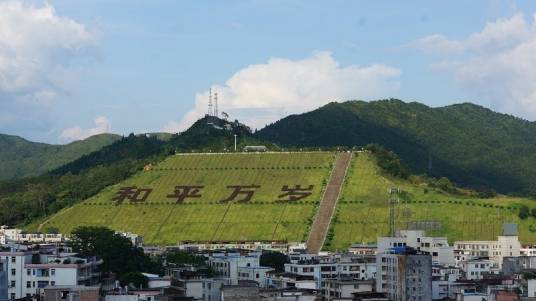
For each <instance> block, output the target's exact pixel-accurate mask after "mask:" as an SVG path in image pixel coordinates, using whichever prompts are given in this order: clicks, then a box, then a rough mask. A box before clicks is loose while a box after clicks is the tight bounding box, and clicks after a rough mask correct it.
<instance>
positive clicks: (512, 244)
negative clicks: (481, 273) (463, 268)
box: [454, 235, 521, 268]
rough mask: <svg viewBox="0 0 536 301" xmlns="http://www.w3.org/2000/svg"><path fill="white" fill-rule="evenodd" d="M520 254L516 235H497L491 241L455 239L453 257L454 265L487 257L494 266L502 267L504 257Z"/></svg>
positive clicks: (519, 245)
mask: <svg viewBox="0 0 536 301" xmlns="http://www.w3.org/2000/svg"><path fill="white" fill-rule="evenodd" d="M520 254H521V244H520V243H519V240H518V237H517V235H516V236H499V237H497V240H491V241H456V242H454V259H455V261H456V265H457V266H459V265H460V263H461V262H463V261H467V260H470V259H472V258H475V257H489V258H490V259H491V260H492V261H493V263H494V264H495V266H497V267H498V268H501V267H502V262H503V258H504V257H517V256H520Z"/></svg>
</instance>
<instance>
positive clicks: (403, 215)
mask: <svg viewBox="0 0 536 301" xmlns="http://www.w3.org/2000/svg"><path fill="white" fill-rule="evenodd" d="M391 186H396V187H398V188H399V189H400V190H401V193H400V194H399V196H400V203H399V205H398V207H397V220H396V225H397V229H407V228H415V227H417V228H422V229H425V230H426V232H427V233H428V234H430V235H442V236H447V237H448V238H449V240H451V241H454V240H471V239H478V240H485V239H496V236H497V235H499V234H500V229H501V226H502V223H504V222H515V223H518V228H519V232H520V239H521V240H522V241H523V242H525V243H534V242H536V218H532V217H529V218H527V219H525V220H520V219H519V217H518V212H519V209H518V208H519V206H521V205H522V204H524V205H527V206H529V208H530V207H536V203H535V202H534V201H531V200H528V199H521V198H506V197H498V198H493V199H475V198H471V197H466V196H460V195H449V194H447V193H444V192H441V191H438V190H434V189H431V188H428V187H427V185H426V184H412V183H410V182H408V181H403V180H400V179H393V178H390V177H387V176H385V175H383V173H382V172H381V170H379V168H378V166H377V165H376V163H375V158H374V157H373V156H372V155H371V154H368V153H356V154H355V156H354V159H353V161H352V163H351V165H350V168H349V170H348V174H347V178H346V182H345V184H344V187H343V192H342V196H341V198H340V199H339V202H338V204H337V212H336V214H335V217H334V219H333V220H332V223H331V228H330V234H328V241H327V243H326V244H325V245H324V248H325V249H331V250H334V249H339V250H341V249H344V248H346V247H348V246H349V245H350V244H351V243H355V242H376V238H377V237H378V236H384V235H386V234H387V233H388V208H387V198H388V189H389V187H391ZM330 236H331V238H329V237H330Z"/></svg>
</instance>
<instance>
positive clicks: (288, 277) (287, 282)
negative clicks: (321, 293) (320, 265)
mask: <svg viewBox="0 0 536 301" xmlns="http://www.w3.org/2000/svg"><path fill="white" fill-rule="evenodd" d="M267 281H268V287H270V288H275V289H308V290H315V289H316V281H315V278H314V277H313V276H304V275H299V274H294V273H288V272H283V273H275V272H272V273H270V274H269V276H268V279H267Z"/></svg>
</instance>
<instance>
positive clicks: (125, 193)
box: [112, 185, 314, 204]
mask: <svg viewBox="0 0 536 301" xmlns="http://www.w3.org/2000/svg"><path fill="white" fill-rule="evenodd" d="M204 188H205V186H199V185H177V186H175V188H174V190H173V192H171V193H170V194H168V195H166V198H168V199H172V200H174V201H175V202H176V203H177V204H180V203H182V202H184V201H185V200H186V199H189V198H200V197H202V196H203V189H204ZM259 188H261V186H260V185H229V186H227V189H228V190H229V194H228V197H226V198H224V199H222V200H219V201H220V202H222V203H228V202H237V203H247V202H249V201H251V199H252V198H253V196H254V194H255V192H256V191H257V190H258V189H259ZM313 188H314V185H308V186H304V187H302V186H301V185H294V186H293V187H292V186H290V185H283V187H281V193H280V194H279V195H278V196H277V200H278V201H298V200H301V199H304V198H306V197H308V196H310V195H311V194H312V193H313ZM152 191H153V190H152V189H150V188H141V187H137V186H129V187H121V188H119V191H117V193H116V195H115V197H114V198H113V199H112V201H115V202H116V203H117V204H121V203H123V202H124V201H126V200H128V201H130V202H132V203H137V202H145V201H146V200H147V198H148V197H149V195H150V194H151V192H152Z"/></svg>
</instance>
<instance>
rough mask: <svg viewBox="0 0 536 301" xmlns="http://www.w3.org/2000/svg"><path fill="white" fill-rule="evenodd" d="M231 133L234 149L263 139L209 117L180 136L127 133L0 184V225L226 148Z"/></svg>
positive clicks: (234, 124) (43, 213)
mask: <svg viewBox="0 0 536 301" xmlns="http://www.w3.org/2000/svg"><path fill="white" fill-rule="evenodd" d="M235 134H236V135H238V136H239V140H238V144H237V147H238V149H241V148H242V147H243V146H244V145H247V144H254V145H258V144H261V143H262V142H261V141H259V140H258V139H255V138H253V137H252V135H251V130H250V129H249V128H248V127H247V126H245V125H243V124H240V123H239V122H237V121H234V122H230V121H226V120H222V119H218V118H214V117H210V116H208V117H205V118H202V119H200V120H198V121H197V122H196V123H194V124H193V125H192V127H190V128H189V129H188V130H187V131H185V132H182V133H180V134H179V135H177V134H174V135H160V134H140V135H134V134H131V135H129V136H127V137H122V138H121V139H119V140H117V141H115V142H114V143H112V144H110V145H107V146H105V147H103V148H101V149H99V150H97V151H94V152H92V153H89V154H86V155H83V156H82V157H80V158H78V159H76V160H74V161H72V162H69V163H67V164H65V165H63V166H61V167H58V168H56V169H54V170H52V171H50V172H48V173H46V174H43V175H40V176H35V177H28V178H22V179H15V180H11V181H4V182H0V224H6V225H15V224H24V223H30V222H33V221H35V220H36V219H40V218H42V217H44V216H47V215H49V214H53V213H55V212H57V211H58V210H60V209H62V208H65V207H68V206H71V205H73V204H75V203H77V202H80V201H82V200H85V199H87V198H89V197H91V196H93V195H95V194H96V193H98V192H99V191H100V190H102V189H103V188H105V187H107V186H110V185H113V184H116V183H118V182H120V181H122V180H125V179H127V178H129V177H130V176H132V175H134V174H135V173H136V172H138V171H140V170H142V169H143V167H144V166H145V165H147V164H150V163H152V164H155V163H158V162H160V161H161V160H163V159H164V158H166V157H167V156H168V155H170V154H174V153H176V152H177V153H181V152H192V151H205V152H215V151H229V150H230V149H231V148H233V147H234V135H235ZM267 145H268V146H270V147H272V146H271V145H270V144H267Z"/></svg>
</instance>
